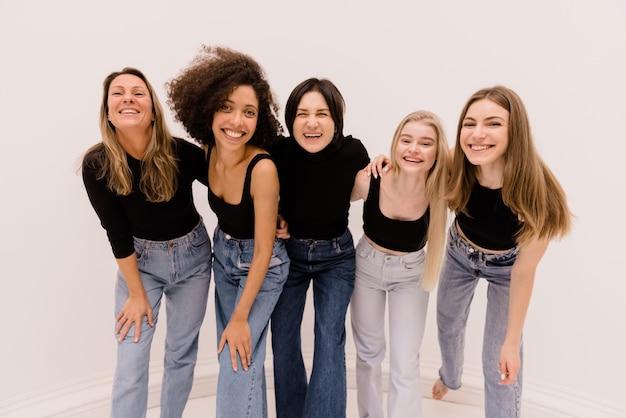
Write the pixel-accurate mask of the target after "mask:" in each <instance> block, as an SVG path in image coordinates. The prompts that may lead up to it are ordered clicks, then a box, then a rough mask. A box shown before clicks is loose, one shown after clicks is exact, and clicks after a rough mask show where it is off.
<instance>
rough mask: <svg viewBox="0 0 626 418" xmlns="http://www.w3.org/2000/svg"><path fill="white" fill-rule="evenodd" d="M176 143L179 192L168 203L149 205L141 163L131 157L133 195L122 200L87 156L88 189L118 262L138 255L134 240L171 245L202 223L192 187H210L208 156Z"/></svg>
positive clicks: (176, 140) (180, 141)
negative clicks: (141, 185)
mask: <svg viewBox="0 0 626 418" xmlns="http://www.w3.org/2000/svg"><path fill="white" fill-rule="evenodd" d="M174 143H175V145H176V146H175V147H174V149H175V151H176V158H177V160H178V189H177V190H176V193H175V194H174V196H173V197H172V198H171V199H170V200H169V201H167V202H158V203H154V202H149V201H148V200H147V199H146V196H145V194H143V193H142V192H141V191H140V190H139V181H140V179H141V161H139V160H137V159H135V158H133V157H131V156H130V155H127V157H126V158H127V161H128V166H129V168H130V170H131V173H132V177H133V191H132V192H131V193H130V194H129V195H128V196H119V195H117V194H116V193H115V192H113V191H112V190H110V189H109V188H108V187H107V180H106V179H104V178H102V179H97V171H98V167H96V166H95V165H94V160H95V159H94V155H93V154H92V155H87V156H85V159H84V160H83V166H82V175H83V182H84V184H85V189H86V190H87V195H88V196H89V201H90V202H91V205H92V206H93V208H94V210H95V211H96V214H97V215H98V217H99V218H100V223H101V224H102V227H103V228H104V229H105V230H106V233H107V236H108V239H109V242H110V243H111V248H112V250H113V254H114V255H115V257H116V258H125V257H128V256H129V255H131V254H132V253H133V252H134V251H135V247H134V244H133V237H137V238H143V239H147V240H152V241H167V240H170V239H174V238H179V237H181V236H184V235H185V234H187V233H189V232H190V231H191V230H193V228H194V227H195V226H196V225H197V224H198V222H200V219H201V218H200V215H199V214H198V211H197V210H196V207H195V205H194V202H193V193H192V183H193V182H194V180H198V181H200V182H201V183H202V184H204V185H207V184H208V180H207V176H208V169H207V165H206V161H205V157H204V152H203V151H202V149H200V148H199V147H198V146H196V145H194V144H192V143H190V142H188V141H185V140H184V139H180V138H174ZM95 152H96V153H97V152H101V151H98V150H96V151H95Z"/></svg>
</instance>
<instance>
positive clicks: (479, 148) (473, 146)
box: [471, 145, 490, 151]
mask: <svg viewBox="0 0 626 418" xmlns="http://www.w3.org/2000/svg"><path fill="white" fill-rule="evenodd" d="M489 147H490V146H489V145H471V148H472V149H473V150H474V151H483V150H486V149H487V148H489Z"/></svg>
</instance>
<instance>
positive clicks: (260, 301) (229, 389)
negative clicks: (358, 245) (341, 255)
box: [213, 226, 289, 418]
mask: <svg viewBox="0 0 626 418" xmlns="http://www.w3.org/2000/svg"><path fill="white" fill-rule="evenodd" d="M213 248H214V254H215V258H214V262H213V275H214V278H215V319H216V325H217V341H218V343H219V341H220V339H221V338H222V333H223V332H224V329H225V328H226V326H227V325H228V322H229V321H230V318H231V316H232V314H233V311H234V310H235V307H236V306H237V303H238V302H239V298H240V297H241V292H242V291H243V288H244V286H245V285H246V279H247V278H248V271H249V270H250V263H251V261H252V256H253V254H254V239H236V238H233V237H231V236H230V235H228V234H226V233H224V231H222V230H221V229H220V227H219V226H218V227H217V228H215V233H214V235H213ZM288 274H289V257H288V256H287V251H286V250H285V246H284V243H283V240H280V239H276V240H275V241H274V250H273V253H272V258H271V259H270V265H269V269H268V270H267V274H266V275H265V279H264V280H263V284H262V285H261V288H260V289H259V292H258V293H257V295H256V299H255V300H254V304H253V305H252V309H251V310H250V313H249V315H248V325H249V327H250V334H251V337H252V361H251V364H250V366H249V367H248V370H247V371H245V370H244V369H243V367H242V364H241V358H240V357H239V353H237V371H236V372H235V371H233V365H232V362H231V359H230V347H229V346H228V343H226V345H225V346H224V349H223V351H222V352H221V353H220V354H219V356H218V358H219V363H220V373H219V377H218V381H217V396H216V402H217V415H216V416H217V418H248V417H267V389H266V382H265V365H264V363H265V353H266V346H267V332H268V329H269V320H270V316H271V315H272V311H273V310H274V306H275V305H276V302H277V301H278V298H279V297H280V294H281V292H282V290H283V285H284V284H285V281H286V280H287V275H288Z"/></svg>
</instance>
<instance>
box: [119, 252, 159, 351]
mask: <svg viewBox="0 0 626 418" xmlns="http://www.w3.org/2000/svg"><path fill="white" fill-rule="evenodd" d="M115 260H116V261H117V265H118V266H119V269H120V272H121V273H122V276H123V277H124V280H125V281H126V286H128V293H129V296H128V299H127V300H126V303H124V306H123V307H122V309H121V310H120V312H119V313H118V314H117V316H116V318H115V320H116V321H117V326H116V327H115V333H116V334H117V335H118V339H119V341H122V340H123V339H124V337H126V334H128V331H129V330H130V327H131V326H132V325H133V324H135V339H134V341H135V342H137V341H139V337H140V336H141V321H142V320H143V317H144V316H147V317H148V324H150V326H151V327H153V326H154V321H153V318H152V306H150V301H149V300H148V296H147V295H146V290H145V289H144V287H143V283H142V282H141V276H140V274H139V267H138V266H137V255H136V254H135V253H133V254H131V255H129V256H128V257H125V258H116V259H115Z"/></svg>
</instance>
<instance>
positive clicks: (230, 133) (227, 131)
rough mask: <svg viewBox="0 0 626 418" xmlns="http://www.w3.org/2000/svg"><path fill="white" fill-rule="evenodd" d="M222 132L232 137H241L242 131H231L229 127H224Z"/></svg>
mask: <svg viewBox="0 0 626 418" xmlns="http://www.w3.org/2000/svg"><path fill="white" fill-rule="evenodd" d="M224 132H225V133H226V135H228V136H230V137H232V138H241V137H242V136H243V133H242V132H235V131H231V130H230V129H224Z"/></svg>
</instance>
